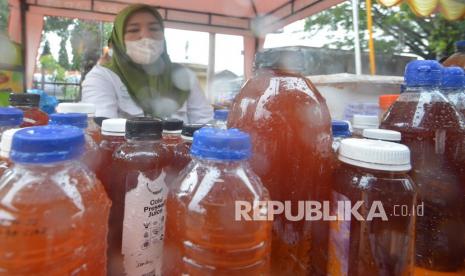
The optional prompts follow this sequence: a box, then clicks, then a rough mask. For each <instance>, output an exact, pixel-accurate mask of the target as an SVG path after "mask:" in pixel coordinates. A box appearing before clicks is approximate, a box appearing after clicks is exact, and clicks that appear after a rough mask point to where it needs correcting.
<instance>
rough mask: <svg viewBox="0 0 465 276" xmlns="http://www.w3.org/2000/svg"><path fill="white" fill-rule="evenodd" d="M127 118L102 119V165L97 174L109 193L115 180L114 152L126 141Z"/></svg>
mask: <svg viewBox="0 0 465 276" xmlns="http://www.w3.org/2000/svg"><path fill="white" fill-rule="evenodd" d="M125 135H126V119H106V120H103V121H102V141H101V142H100V145H99V150H100V166H99V169H98V170H97V172H96V174H97V177H98V179H100V181H102V183H103V186H104V187H105V190H106V191H107V193H108V194H111V192H110V188H111V186H113V182H114V181H115V178H114V174H115V168H114V164H113V153H114V152H115V150H116V149H117V148H118V147H119V146H121V145H122V144H124V142H126V138H125Z"/></svg>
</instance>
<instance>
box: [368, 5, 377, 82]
mask: <svg viewBox="0 0 465 276" xmlns="http://www.w3.org/2000/svg"><path fill="white" fill-rule="evenodd" d="M366 6H367V28H368V33H369V35H370V38H369V40H368V48H369V49H370V74H371V75H376V61H375V46H374V43H373V16H372V14H371V0H366Z"/></svg>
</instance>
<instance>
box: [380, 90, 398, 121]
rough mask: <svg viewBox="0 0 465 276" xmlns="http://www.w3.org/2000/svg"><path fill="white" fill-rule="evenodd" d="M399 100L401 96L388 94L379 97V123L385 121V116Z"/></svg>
mask: <svg viewBox="0 0 465 276" xmlns="http://www.w3.org/2000/svg"><path fill="white" fill-rule="evenodd" d="M397 98H399V94H386V95H381V96H379V121H380V122H381V121H382V120H383V117H384V114H386V112H387V111H388V110H389V108H390V107H391V106H392V104H393V103H395V101H396V100H397Z"/></svg>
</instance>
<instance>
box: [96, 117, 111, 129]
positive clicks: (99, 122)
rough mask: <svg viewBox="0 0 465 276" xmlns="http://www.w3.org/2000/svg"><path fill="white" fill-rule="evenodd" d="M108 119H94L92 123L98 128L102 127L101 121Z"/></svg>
mask: <svg viewBox="0 0 465 276" xmlns="http://www.w3.org/2000/svg"><path fill="white" fill-rule="evenodd" d="M106 119H108V118H107V117H94V123H96V124H97V125H98V126H99V127H102V122H103V120H106Z"/></svg>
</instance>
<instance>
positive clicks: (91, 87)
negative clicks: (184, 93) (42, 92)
mask: <svg viewBox="0 0 465 276" xmlns="http://www.w3.org/2000/svg"><path fill="white" fill-rule="evenodd" d="M189 74H190V81H189V83H190V94H189V97H188V99H187V101H186V102H185V103H184V104H183V105H182V106H181V108H179V109H178V110H177V111H176V112H175V113H174V114H172V115H171V118H176V119H181V120H183V121H184V122H187V123H207V122H208V121H210V120H211V119H212V117H213V107H212V106H211V105H210V104H209V102H208V100H207V98H206V97H205V95H204V93H203V92H202V88H201V87H200V84H199V81H198V79H197V77H196V76H195V74H194V73H193V72H191V71H190V72H189ZM82 102H85V103H93V104H95V105H96V108H97V109H96V112H95V116H96V117H107V118H129V117H141V116H143V115H144V112H143V110H142V108H140V107H139V106H138V105H137V104H136V103H135V102H134V101H133V100H132V98H131V96H130V95H129V93H128V89H127V88H126V86H125V85H124V83H123V82H122V81H121V79H120V77H119V76H118V75H117V74H116V73H115V72H113V71H111V70H110V69H108V68H106V67H103V66H100V65H96V66H94V68H92V70H91V71H90V72H89V73H88V74H87V75H86V78H85V79H84V81H83V82H82Z"/></svg>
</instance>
